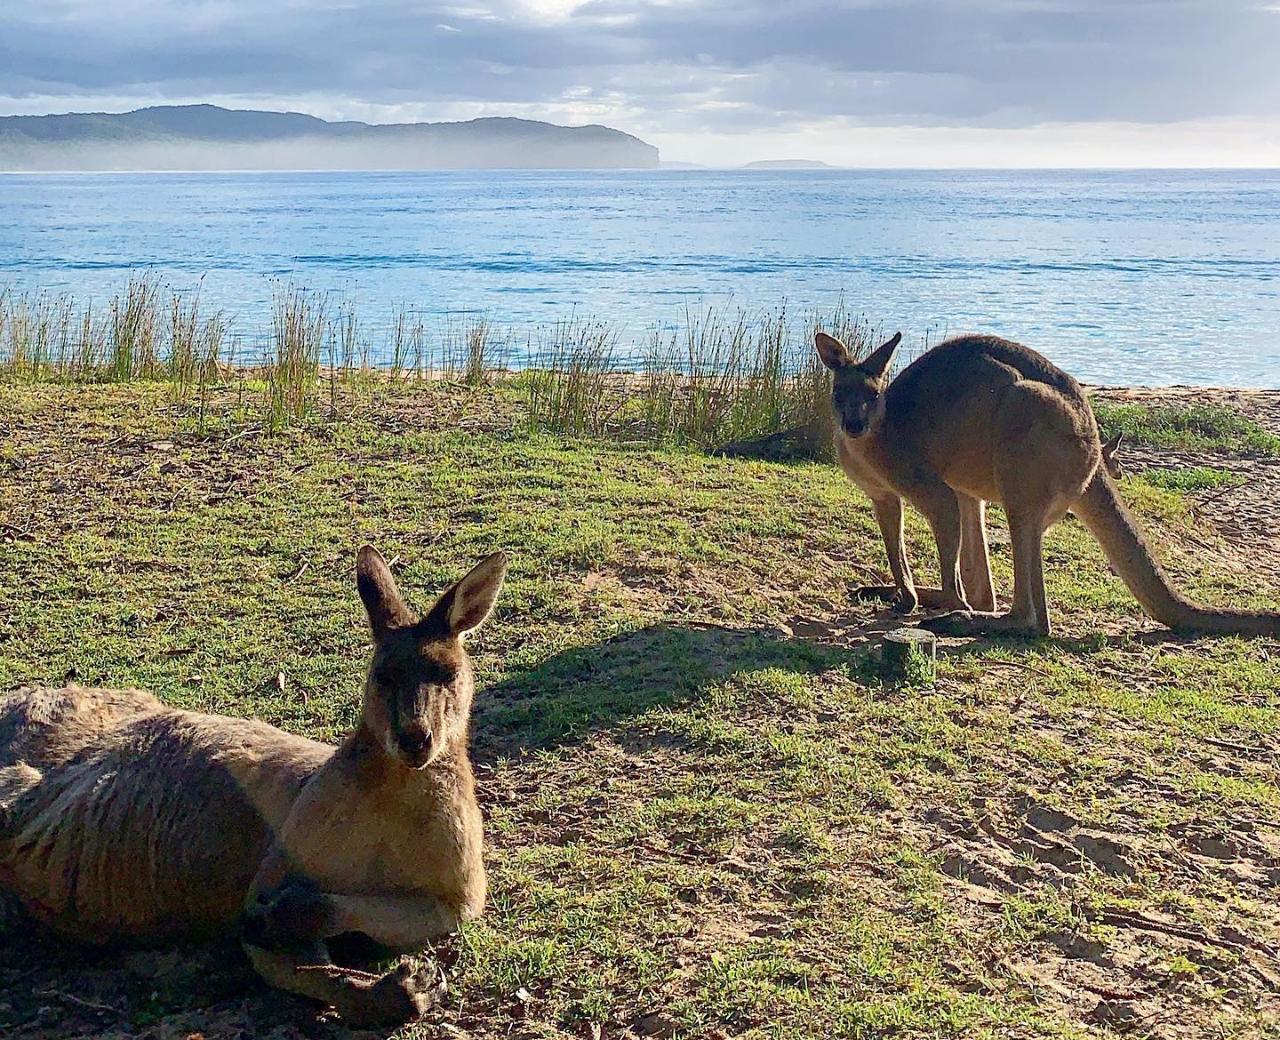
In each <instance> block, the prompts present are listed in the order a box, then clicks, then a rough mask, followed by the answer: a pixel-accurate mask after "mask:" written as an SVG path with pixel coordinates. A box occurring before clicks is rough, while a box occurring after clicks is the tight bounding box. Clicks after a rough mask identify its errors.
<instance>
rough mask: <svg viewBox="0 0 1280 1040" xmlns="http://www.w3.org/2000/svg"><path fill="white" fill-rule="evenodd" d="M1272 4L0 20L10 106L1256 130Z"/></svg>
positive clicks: (179, 5) (505, 9) (365, 6)
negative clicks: (229, 106)
mask: <svg viewBox="0 0 1280 1040" xmlns="http://www.w3.org/2000/svg"><path fill="white" fill-rule="evenodd" d="M1275 6H1276V5H1274V4H1267V3H1260V2H1259V0H904V2H892V0H844V2H833V0H789V2H786V3H780V2H778V0H667V2H652V0H648V2H641V0H460V2H454V3H438V2H432V0H383V2H377V3H374V2H360V3H357V2H355V0H280V2H275V3H272V4H263V3H261V2H260V0H45V2H43V3H41V4H6V5H4V7H3V9H0V105H3V104H6V102H5V101H4V99H6V98H7V99H9V100H8V102H7V107H8V108H9V109H11V110H15V111H17V110H21V111H50V110H57V109H67V108H84V107H127V105H129V104H139V103H154V102H156V101H161V100H181V101H187V100H206V99H231V98H235V99H242V101H243V102H244V103H249V104H253V103H259V104H264V103H267V102H270V103H271V104H272V107H278V106H279V105H281V104H283V105H285V106H286V107H288V106H292V107H300V108H304V109H306V110H307V111H312V112H315V113H316V114H318V115H324V116H351V115H355V114H357V113H361V114H363V116H364V117H366V118H368V117H372V118H375V119H396V118H446V117H451V116H453V117H456V116H458V115H462V114H468V115H475V114H498V113H512V114H520V113H525V114H532V113H535V112H541V113H567V114H570V115H578V116H581V117H583V118H586V119H589V120H598V121H604V122H611V123H613V124H614V125H619V126H621V127H622V128H623V129H628V130H632V131H635V132H639V133H641V134H649V135H653V134H669V135H677V134H687V135H696V134H698V133H704V134H710V135H731V134H739V133H766V132H767V133H786V132H793V131H797V132H798V131H800V130H804V129H805V128H813V127H827V128H828V129H832V130H836V129H840V128H844V129H857V128H873V127H913V128H914V127H949V128H975V127H976V128H987V129H990V130H1000V131H1004V130H1011V129H1018V128H1032V127H1037V126H1041V125H1043V124H1046V123H1071V124H1088V123H1099V124H1102V123H1106V124H1127V123H1136V124H1159V123H1183V122H1187V121H1205V120H1245V121H1248V120H1250V119H1267V118H1271V116H1272V113H1275V112H1277V111H1280V62H1278V61H1277V60H1276V55H1277V54H1280V18H1277V17H1276V11H1275V9H1274V8H1275ZM95 100H97V101H98V102H99V104H98V105H96V106H95V105H94V102H95ZM117 102H119V103H121V104H117ZM109 103H110V106H109Z"/></svg>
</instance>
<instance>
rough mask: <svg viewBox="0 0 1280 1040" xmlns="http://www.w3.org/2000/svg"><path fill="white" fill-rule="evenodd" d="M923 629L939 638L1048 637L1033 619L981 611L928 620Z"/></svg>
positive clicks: (1044, 626)
mask: <svg viewBox="0 0 1280 1040" xmlns="http://www.w3.org/2000/svg"><path fill="white" fill-rule="evenodd" d="M920 627H921V628H923V629H927V630H928V631H930V632H936V633H937V634H938V635H940V636H983V635H1001V636H1025V637H1026V638H1028V639H1036V638H1038V637H1040V636H1047V635H1048V634H1049V626H1048V625H1041V624H1040V623H1039V622H1037V621H1036V620H1035V619H1034V618H1027V617H1022V616H1019V615H1016V614H1012V613H1009V614H996V613H987V612H985V611H978V610H952V611H950V612H948V613H946V614H938V615H936V616H935V617H931V618H925V619H924V620H923V621H921V622H920Z"/></svg>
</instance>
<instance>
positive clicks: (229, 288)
mask: <svg viewBox="0 0 1280 1040" xmlns="http://www.w3.org/2000/svg"><path fill="white" fill-rule="evenodd" d="M143 269H150V270H154V271H155V272H157V273H158V274H159V275H160V276H161V277H162V278H163V279H164V280H165V281H166V282H168V283H169V284H170V285H172V286H173V287H175V288H178V289H183V290H191V289H195V288H199V291H200V294H201V301H202V305H204V306H206V307H218V308H223V309H225V310H226V311H227V312H228V314H229V315H231V316H232V318H233V321H234V322H235V327H236V328H237V329H238V330H240V331H241V332H242V333H243V334H244V335H246V336H252V335H253V334H254V332H255V331H258V332H260V331H262V330H264V329H265V328H267V327H268V322H269V314H270V301H271V297H272V293H273V291H274V288H275V287H276V286H277V285H278V284H279V283H280V282H281V281H284V282H290V283H292V284H294V285H297V286H303V287H307V288H313V289H319V290H326V291H328V290H332V291H335V292H337V293H341V294H344V295H345V296H347V297H349V298H354V300H355V302H356V304H357V307H358V310H359V313H360V315H361V318H362V320H363V321H364V323H365V327H366V331H367V334H368V335H369V336H370V338H371V342H372V347H373V350H374V353H375V355H376V353H377V351H378V349H379V347H380V345H381V343H382V342H383V340H382V339H381V338H380V336H379V331H378V330H379V322H380V321H381V322H385V321H386V320H387V319H388V318H389V317H390V314H391V312H392V311H393V310H394V308H395V307H397V306H399V305H402V304H406V305H410V306H412V307H414V308H415V309H417V310H419V311H421V312H422V313H423V314H425V315H426V316H427V317H428V319H429V324H430V323H431V322H433V321H436V320H439V321H446V320H447V318H448V316H449V315H458V314H462V313H476V312H480V313H483V314H485V315H486V316H487V317H488V318H490V319H492V320H493V321H494V322H496V323H498V324H499V325H503V326H518V327H521V328H525V327H529V328H534V327H537V326H545V325H548V324H551V323H553V322H555V321H557V320H560V319H563V318H566V317H568V316H569V315H571V314H575V313H576V315H578V316H579V317H598V318H602V319H607V320H609V321H611V322H614V323H616V324H618V325H619V326H622V327H623V328H624V330H625V332H626V334H629V335H632V336H634V337H635V338H636V339H637V340H638V339H641V338H643V336H644V335H645V333H646V330H649V329H652V328H654V327H665V326H669V325H671V324H672V323H675V322H677V321H678V320H679V319H680V317H681V314H682V311H683V308H684V306H685V305H686V304H692V305H694V306H707V305H712V306H719V305H727V306H728V307H729V308H731V309H732V308H736V307H738V306H741V307H743V308H745V309H747V310H749V311H762V310H767V309H771V308H776V307H777V306H778V305H779V304H780V303H781V302H782V301H784V300H785V301H786V302H787V307H788V311H789V313H791V314H796V315H799V314H803V313H807V312H809V311H812V310H814V309H820V310H823V311H828V310H830V309H831V308H832V307H834V306H835V305H836V304H837V302H838V301H839V300H840V299H843V300H844V301H845V303H846V304H847V306H848V307H849V308H850V309H852V310H853V311H855V312H860V313H864V314H865V315H866V316H867V317H868V318H869V319H870V320H871V321H872V322H874V323H876V324H878V325H880V326H882V327H883V328H886V329H902V330H903V332H904V333H905V334H906V337H907V342H908V343H909V344H914V345H916V346H917V347H918V346H919V345H920V344H922V343H924V342H926V341H936V340H937V339H938V338H940V337H941V336H942V335H946V334H951V333H956V332H961V331H971V330H982V331H990V332H995V333H998V334H1001V335H1005V336H1009V337H1012V338H1014V339H1018V340H1020V341H1022V342H1024V343H1027V344H1028V345H1031V346H1034V347H1036V348H1037V349H1039V350H1041V351H1043V352H1044V353H1046V354H1048V355H1049V356H1050V357H1051V358H1053V359H1054V360H1055V361H1057V362H1058V363H1059V364H1061V365H1062V366H1063V367H1065V368H1066V369H1067V370H1068V371H1070V372H1072V373H1073V374H1074V375H1076V376H1078V377H1079V378H1081V379H1084V380H1088V381H1091V382H1101V383H1112V384H1123V383H1148V384H1157V385H1159V384H1170V383H1192V384H1205V385H1218V386H1246V385H1247V386H1261V387H1273V388H1280V171H1263V172H1258V171H1246V172H1225V171H1224V172H1192V171H1156V172H1151V171H1142V172H1039V171H1037V172H975V171H965V172H924V171H909V172H902V171H836V170H830V171H827V170H818V171H730V172H718V171H701V170H695V171H665V170H664V171H645V172H639V171H636V172H631V171H619V172H581V173H579V172H568V173H566V172H509V171H502V172H496V171H495V172H464V173H454V172H448V173H443V172H442V173H436V172H429V173H423V172H418V173H372V174H371V173H244V174H109V175H108V174H90V175H72V174H67V175H63V174H48V175H7V176H0V288H3V287H5V286H8V287H12V288H16V289H51V290H58V291H69V292H72V293H74V294H75V295H76V296H77V297H78V298H82V299H83V298H88V297H93V298H95V299H97V300H102V299H105V298H106V297H107V296H108V295H110V294H111V293H113V292H116V291H118V290H119V289H120V288H121V287H122V286H123V284H124V283H125V281H126V279H127V278H128V275H129V273H130V272H136V271H140V270H143Z"/></svg>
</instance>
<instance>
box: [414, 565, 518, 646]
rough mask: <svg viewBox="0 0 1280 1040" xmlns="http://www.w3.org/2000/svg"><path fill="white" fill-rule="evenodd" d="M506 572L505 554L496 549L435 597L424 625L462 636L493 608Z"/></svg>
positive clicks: (472, 629)
mask: <svg viewBox="0 0 1280 1040" xmlns="http://www.w3.org/2000/svg"><path fill="white" fill-rule="evenodd" d="M506 576H507V554H506V553H502V552H496V553H494V554H493V555H492V556H487V557H485V558H484V559H483V560H481V561H480V562H479V563H477V564H476V565H475V566H474V567H473V568H472V569H471V570H470V571H468V572H467V575H466V577H464V578H463V579H462V580H461V581H459V582H457V583H456V584H454V585H452V586H450V587H449V588H448V589H447V590H446V591H445V593H444V595H442V596H441V597H440V599H439V600H437V601H436V605H435V606H434V607H432V608H431V613H430V614H428V615H427V618H426V620H425V621H423V625H424V626H427V627H429V628H430V629H431V631H433V632H444V633H445V634H447V635H452V636H461V635H466V633H468V632H473V631H475V630H476V629H477V628H479V627H480V626H481V625H483V624H484V622H485V619H486V618H488V616H489V615H490V614H491V613H492V612H493V606H494V604H495V603H496V602H497V601H498V593H499V592H501V591H502V582H503V579H504V578H506Z"/></svg>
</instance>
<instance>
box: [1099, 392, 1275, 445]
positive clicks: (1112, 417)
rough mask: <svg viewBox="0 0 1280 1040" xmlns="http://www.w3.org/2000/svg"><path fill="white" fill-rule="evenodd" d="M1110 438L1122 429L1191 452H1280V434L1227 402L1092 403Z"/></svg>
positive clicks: (1137, 438) (1131, 437) (1136, 438)
mask: <svg viewBox="0 0 1280 1040" xmlns="http://www.w3.org/2000/svg"><path fill="white" fill-rule="evenodd" d="M1093 411H1094V414H1095V415H1096V416H1097V418H1098V426H1099V428H1100V429H1101V430H1102V436H1103V439H1104V440H1106V439H1108V438H1110V437H1112V436H1114V435H1115V434H1117V433H1123V434H1124V435H1125V438H1126V440H1127V441H1128V442H1129V443H1131V444H1145V445H1149V446H1151V447H1156V448H1184V449H1189V450H1193V451H1225V452H1232V453H1241V452H1248V453H1253V454H1256V455H1266V456H1270V457H1276V456H1280V437H1277V436H1276V435H1275V434H1274V433H1271V432H1269V431H1267V430H1264V429H1263V428H1262V427H1260V426H1259V425H1258V424H1257V423H1256V422H1254V421H1252V420H1251V419H1248V418H1246V417H1245V416H1242V415H1240V414H1239V413H1238V412H1235V411H1232V410H1231V409H1230V408H1228V407H1226V406H1225V405H1219V404H1197V405H1158V406H1157V405H1147V404H1115V403H1113V402H1109V401H1096V400H1095V401H1094V402H1093Z"/></svg>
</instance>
